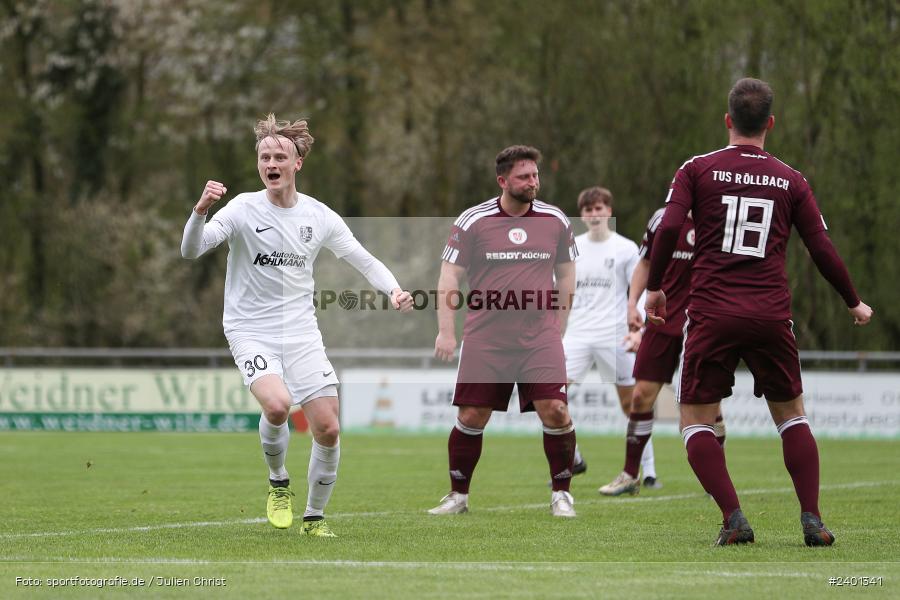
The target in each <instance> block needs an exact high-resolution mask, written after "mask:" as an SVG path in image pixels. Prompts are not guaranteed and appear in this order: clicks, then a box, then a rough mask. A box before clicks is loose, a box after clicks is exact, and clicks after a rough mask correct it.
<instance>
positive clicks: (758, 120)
mask: <svg viewBox="0 0 900 600" xmlns="http://www.w3.org/2000/svg"><path fill="white" fill-rule="evenodd" d="M773 98H774V94H773V93H772V88H770V87H769V84H768V83H766V82H765V81H760V80H759V79H752V78H750V77H745V78H744V79H741V80H739V81H738V82H737V83H735V84H734V87H733V88H731V91H730V92H729V93H728V114H729V115H730V116H731V122H732V123H733V124H734V128H735V129H736V130H737V132H738V133H739V134H741V135H748V136H749V135H758V134H760V133H762V132H763V131H764V130H765V129H766V123H768V121H769V115H771V114H772V100H773Z"/></svg>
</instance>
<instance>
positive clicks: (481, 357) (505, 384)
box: [453, 337, 567, 412]
mask: <svg viewBox="0 0 900 600" xmlns="http://www.w3.org/2000/svg"><path fill="white" fill-rule="evenodd" d="M513 385H518V388H519V410H520V411H521V412H529V411H533V410H534V401H535V400H562V401H563V402H565V401H566V399H567V397H566V358H565V355H564V354H563V347H562V340H561V339H560V338H559V337H556V338H554V339H551V340H548V342H547V343H546V344H544V345H542V346H540V347H537V348H513V349H510V348H499V347H496V346H494V345H492V344H490V343H487V342H484V341H481V340H466V341H465V342H464V343H463V345H462V347H461V348H460V351H459V372H458V373H457V376H456V390H455V391H454V394H453V404H455V405H456V406H487V407H490V408H491V409H493V410H499V411H504V412H505V411H506V410H507V409H508V408H509V399H510V395H511V394H512V389H513Z"/></svg>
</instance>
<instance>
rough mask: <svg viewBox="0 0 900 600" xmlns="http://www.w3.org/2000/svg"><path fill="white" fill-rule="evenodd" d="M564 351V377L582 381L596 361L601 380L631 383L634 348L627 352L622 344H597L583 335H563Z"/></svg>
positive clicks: (632, 380) (618, 383) (577, 381)
mask: <svg viewBox="0 0 900 600" xmlns="http://www.w3.org/2000/svg"><path fill="white" fill-rule="evenodd" d="M563 351H564V352H565V353H566V377H568V379H569V381H572V382H574V383H581V382H582V381H584V378H585V376H586V375H587V373H588V371H590V370H591V365H593V364H594V363H596V364H597V371H599V372H600V379H601V380H602V381H603V382H604V383H615V384H616V385H621V386H629V385H634V376H633V375H632V371H633V370H634V358H635V354H634V352H627V351H626V350H625V347H624V346H622V345H621V344H618V345H616V346H608V345H600V344H597V343H594V342H590V341H588V340H584V339H578V338H575V337H569V336H566V337H564V338H563Z"/></svg>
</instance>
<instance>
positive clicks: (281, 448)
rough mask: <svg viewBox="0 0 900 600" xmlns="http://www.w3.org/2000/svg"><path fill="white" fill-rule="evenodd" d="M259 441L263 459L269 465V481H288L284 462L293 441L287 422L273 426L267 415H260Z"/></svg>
mask: <svg viewBox="0 0 900 600" xmlns="http://www.w3.org/2000/svg"><path fill="white" fill-rule="evenodd" d="M259 441H260V443H261V444H262V449H263V458H265V459H266V464H267V465H269V479H271V480H272V481H282V480H284V479H288V472H287V469H285V468H284V461H285V459H286V458H287V449H288V443H289V442H290V441H291V430H290V428H289V427H288V424H287V421H285V422H284V423H282V424H281V425H272V424H271V423H269V420H268V419H267V418H266V415H264V414H263V415H260V416H259Z"/></svg>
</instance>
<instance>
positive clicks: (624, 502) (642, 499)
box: [0, 480, 900, 560]
mask: <svg viewBox="0 0 900 600" xmlns="http://www.w3.org/2000/svg"><path fill="white" fill-rule="evenodd" d="M890 485H900V480H885V481H858V482H855V483H834V484H830V485H823V486H820V487H819V489H820V490H847V489H858V488H869V487H883V486H890ZM793 492H794V488H792V487H779V488H759V489H749V490H740V491H739V492H738V495H741V496H751V495H759V494H786V493H793ZM704 496H705V494H702V493H691V494H669V495H666V496H639V497H637V498H591V499H587V500H582V501H581V502H579V503H578V504H600V505H603V504H615V505H621V506H628V505H629V504H641V503H647V502H670V501H677V500H691V499H697V498H703V497H704ZM547 506H548V505H547V504H546V503H541V504H512V505H508V506H490V507H485V508H478V509H476V510H479V511H484V512H508V511H515V510H531V509H537V508H547ZM422 512H424V510H422V511H418V510H414V511H381V512H356V513H334V514H332V515H331V516H332V517H333V518H335V519H347V518H359V517H387V516H396V515H417V514H420V513H422ZM265 522H266V519H263V518H261V517H259V518H253V519H234V520H229V521H192V522H186V523H161V524H159V525H140V526H135V527H100V528H95V529H69V530H63V531H40V532H34V533H4V534H0V539H2V540H15V539H24V538H44V537H62V536H69V535H87V534H96V533H130V532H144V531H159V530H162V529H184V528H191V527H223V526H229V525H252V524H256V523H265ZM0 560H2V557H0Z"/></svg>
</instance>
